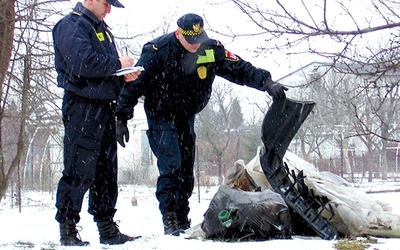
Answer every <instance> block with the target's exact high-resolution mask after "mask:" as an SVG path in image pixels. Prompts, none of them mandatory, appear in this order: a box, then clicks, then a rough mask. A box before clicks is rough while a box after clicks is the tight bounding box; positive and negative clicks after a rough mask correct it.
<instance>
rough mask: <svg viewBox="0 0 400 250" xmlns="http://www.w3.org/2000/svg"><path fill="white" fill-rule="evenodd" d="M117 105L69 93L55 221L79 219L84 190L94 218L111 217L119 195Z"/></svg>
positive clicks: (66, 104) (64, 115) (66, 105)
mask: <svg viewBox="0 0 400 250" xmlns="http://www.w3.org/2000/svg"><path fill="white" fill-rule="evenodd" d="M114 109H115V104H113V103H112V102H110V101H93V100H88V99H84V98H80V97H77V96H75V95H73V94H69V93H66V94H65V95H64V99H63V105H62V115H63V123H64V128H65V133H64V170H63V172H62V177H61V179H60V181H59V184H58V189H57V197H56V207H57V214H56V217H55V218H56V220H57V221H58V222H60V223H63V222H65V221H66V220H73V221H75V222H76V223H78V222H79V220H80V216H79V213H80V211H81V208H82V202H83V199H84V195H85V193H86V192H87V191H88V190H89V207H88V212H89V213H90V214H92V215H93V218H94V221H95V222H97V221H103V220H108V219H112V218H113V216H114V214H115V212H116V209H115V205H116V201H117V196H118V186H117V144H116V139H115V118H114V117H115V116H114Z"/></svg>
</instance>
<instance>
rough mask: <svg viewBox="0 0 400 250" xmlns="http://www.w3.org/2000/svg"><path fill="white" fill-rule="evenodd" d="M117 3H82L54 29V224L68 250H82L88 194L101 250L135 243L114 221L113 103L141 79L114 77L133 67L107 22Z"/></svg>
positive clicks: (108, 0) (88, 0)
mask: <svg viewBox="0 0 400 250" xmlns="http://www.w3.org/2000/svg"><path fill="white" fill-rule="evenodd" d="M111 5H113V6H115V7H124V6H123V5H122V4H121V3H120V2H119V1H117V0H84V1H83V3H80V2H78V3H77V4H76V6H75V8H74V10H73V12H72V13H70V14H68V15H66V16H65V17H64V18H62V19H61V20H60V21H59V22H58V23H57V24H56V25H55V26H54V29H53V40H54V50H55V68H56V71H57V74H58V76H57V82H58V86H59V87H61V88H64V98H63V104H62V115H63V116H62V117H63V122H64V128H65V134H64V171H63V173H62V177H61V179H60V181H59V184H58V189H57V200H56V207H57V214H56V217H55V218H56V220H57V221H58V222H59V223H60V242H61V245H64V246H84V245H88V244H89V242H87V241H82V240H81V239H80V237H78V236H79V235H78V231H77V229H76V224H77V223H78V222H79V220H80V216H79V213H80V211H81V207H82V201H83V198H84V195H85V193H86V191H88V190H89V209H88V212H89V213H90V214H92V215H93V218H94V221H95V222H97V226H98V229H99V233H100V243H102V244H110V245H113V244H123V243H125V242H127V241H131V240H133V239H134V237H130V236H127V235H125V234H122V233H120V232H119V230H118V226H117V225H116V224H115V222H114V220H113V217H114V214H115V212H116V209H115V205H116V201H117V195H118V186H117V143H116V139H115V110H114V109H115V100H116V99H117V96H118V95H119V93H120V91H121V88H122V85H123V84H124V82H125V81H126V82H130V81H133V80H135V79H137V77H138V75H139V73H130V74H127V75H125V76H115V75H113V73H115V72H116V71H117V70H118V69H121V68H125V67H131V66H133V58H131V57H127V56H126V57H119V56H118V52H117V49H116V47H115V43H114V39H113V36H112V34H111V32H110V31H109V29H108V27H107V25H106V23H105V22H104V20H103V19H104V17H105V16H106V15H107V14H108V13H110V11H111Z"/></svg>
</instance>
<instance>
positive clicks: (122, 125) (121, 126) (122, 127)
mask: <svg viewBox="0 0 400 250" xmlns="http://www.w3.org/2000/svg"><path fill="white" fill-rule="evenodd" d="M124 137H125V141H126V142H128V141H129V130H128V125H127V121H126V120H124V119H117V126H116V139H117V142H118V143H119V145H121V146H122V147H125V142H124Z"/></svg>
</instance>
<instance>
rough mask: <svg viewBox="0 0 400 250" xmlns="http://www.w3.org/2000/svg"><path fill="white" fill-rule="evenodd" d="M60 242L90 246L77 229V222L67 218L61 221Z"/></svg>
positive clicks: (64, 244)
mask: <svg viewBox="0 0 400 250" xmlns="http://www.w3.org/2000/svg"><path fill="white" fill-rule="evenodd" d="M60 243H61V246H88V245H89V242H87V241H82V239H81V237H80V236H79V234H78V230H76V223H75V222H74V221H72V220H67V221H65V222H64V223H60Z"/></svg>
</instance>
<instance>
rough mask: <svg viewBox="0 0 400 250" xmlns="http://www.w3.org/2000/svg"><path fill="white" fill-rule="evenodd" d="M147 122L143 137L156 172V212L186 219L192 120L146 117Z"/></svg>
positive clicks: (192, 147)
mask: <svg viewBox="0 0 400 250" xmlns="http://www.w3.org/2000/svg"><path fill="white" fill-rule="evenodd" d="M147 121H148V126H149V129H148V130H147V136H148V139H149V144H150V147H151V149H152V151H153V153H154V154H155V156H156V158H157V167H158V171H159V177H158V179H157V189H156V197H157V199H158V201H159V209H160V212H161V214H162V215H164V214H166V213H171V212H174V213H176V214H177V215H178V218H179V217H180V216H187V215H188V214H189V210H190V208H189V198H190V197H191V195H192V192H193V188H194V176H193V165H194V159H195V140H196V134H195V132H194V117H189V118H177V117H175V118H170V119H168V118H157V117H151V116H150V115H149V114H148V115H147Z"/></svg>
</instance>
